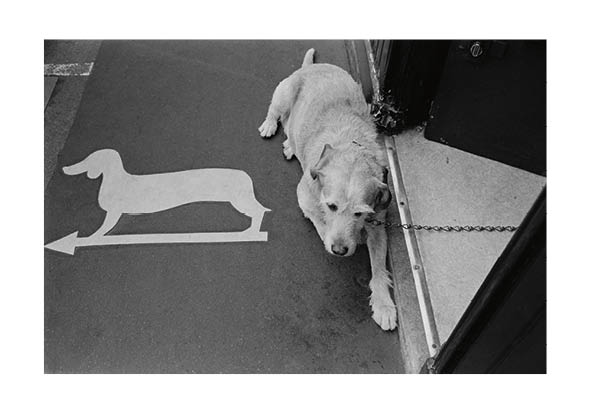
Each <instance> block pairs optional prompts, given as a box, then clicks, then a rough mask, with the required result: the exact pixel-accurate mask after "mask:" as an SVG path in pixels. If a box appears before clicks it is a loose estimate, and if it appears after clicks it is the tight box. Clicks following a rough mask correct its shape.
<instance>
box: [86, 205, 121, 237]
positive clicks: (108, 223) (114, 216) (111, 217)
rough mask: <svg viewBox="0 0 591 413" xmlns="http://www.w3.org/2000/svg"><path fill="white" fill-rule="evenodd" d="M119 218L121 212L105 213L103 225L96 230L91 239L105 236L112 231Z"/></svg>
mask: <svg viewBox="0 0 591 413" xmlns="http://www.w3.org/2000/svg"><path fill="white" fill-rule="evenodd" d="M119 218H121V212H119V211H107V215H106V216H105V220H104V221H103V224H102V225H101V226H100V228H99V229H97V230H96V231H95V232H94V234H92V235H91V237H101V236H103V235H105V234H106V233H107V232H109V231H110V230H112V229H113V227H115V225H117V222H118V221H119Z"/></svg>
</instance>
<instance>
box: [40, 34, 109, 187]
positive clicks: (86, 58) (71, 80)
mask: <svg viewBox="0 0 591 413" xmlns="http://www.w3.org/2000/svg"><path fill="white" fill-rule="evenodd" d="M100 44H101V42H100V41H99V40H83V41H80V40H45V43H44V46H45V47H44V49H45V57H44V63H45V64H50V63H56V64H62V63H85V62H93V61H94V59H95V58H96V54H97V53H98V49H99V47H100ZM87 80H88V78H87V77H85V76H73V77H59V78H57V81H56V83H55V85H54V88H53V90H52V91H51V97H50V99H49V102H48V103H47V105H46V108H45V113H44V123H43V125H44V134H45V141H44V159H45V168H44V184H43V185H44V186H43V187H44V188H47V184H48V182H49V179H50V178H51V176H52V175H53V171H54V169H55V166H56V162H57V156H58V154H59V153H60V151H61V150H62V148H63V146H64V144H65V142H66V139H67V137H68V134H69V132H70V128H71V127H72V124H73V123H74V117H75V116H76V112H77V110H78V106H79V105H80V99H81V98H82V93H83V92H84V87H85V86H86V81H87Z"/></svg>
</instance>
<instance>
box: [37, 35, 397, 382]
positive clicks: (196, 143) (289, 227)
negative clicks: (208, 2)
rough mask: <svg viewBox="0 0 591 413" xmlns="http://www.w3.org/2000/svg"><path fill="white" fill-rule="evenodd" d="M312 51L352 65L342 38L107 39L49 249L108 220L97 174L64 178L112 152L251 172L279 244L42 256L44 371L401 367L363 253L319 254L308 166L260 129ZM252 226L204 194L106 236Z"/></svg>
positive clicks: (48, 196) (140, 167)
mask: <svg viewBox="0 0 591 413" xmlns="http://www.w3.org/2000/svg"><path fill="white" fill-rule="evenodd" d="M309 47H315V48H316V50H317V61H320V62H330V63H334V64H337V65H340V66H342V67H344V68H347V60H346V55H345V50H344V46H343V42H340V41H223V42H220V41H215V42H214V41H195V42H178V41H174V42H173V41H136V42H113V41H109V42H103V44H102V46H101V49H100V51H99V54H98V56H97V58H96V64H95V68H94V71H93V74H92V75H91V76H90V77H89V79H88V82H87V84H86V88H85V91H84V95H83V97H82V99H81V102H80V107H79V109H78V111H77V116H76V118H75V120H74V122H73V126H72V128H71V130H70V133H69V137H68V140H67V142H66V144H65V146H64V147H63V149H62V150H61V152H60V155H59V157H58V159H57V166H58V168H57V169H56V171H55V173H54V174H53V177H52V178H51V180H50V181H49V183H48V185H47V188H46V192H45V241H46V243H47V242H50V241H54V240H56V239H59V238H61V237H64V236H66V235H68V234H70V233H72V232H74V231H76V230H78V231H80V235H82V236H85V235H90V234H91V233H92V232H94V230H95V229H97V228H98V227H99V226H100V224H101V223H102V220H103V217H104V212H103V211H102V210H101V209H100V208H99V207H98V204H97V201H96V198H97V192H98V189H99V185H100V179H98V180H89V179H88V178H86V177H85V176H83V175H80V176H66V175H64V174H63V173H62V172H60V168H61V167H63V166H65V165H69V164H72V163H74V162H77V161H79V160H81V159H83V158H84V157H86V156H87V155H88V154H90V153H91V152H93V151H95V150H97V149H102V148H114V149H116V150H117V151H119V153H120V154H121V156H122V159H123V162H124V165H125V167H126V169H127V170H128V171H129V172H130V173H134V174H148V173H161V172H170V171H180V170H186V169H198V168H206V167H227V168H235V169H242V170H244V171H246V172H247V173H248V174H249V175H250V176H251V177H252V179H253V181H254V186H255V192H256V196H257V199H258V200H259V201H260V202H261V203H262V204H263V205H264V206H266V207H268V208H270V209H271V210H272V211H271V212H268V213H266V215H265V220H264V222H263V230H264V231H268V233H269V241H268V242H264V243H234V244H183V245H153V244H151V245H132V246H103V247H88V248H80V249H78V250H77V251H76V253H75V255H73V256H70V255H65V254H62V253H58V252H55V251H50V250H45V371H46V372H47V373H399V372H403V362H402V359H401V354H400V349H399V341H398V333H397V332H394V333H386V332H383V331H381V330H380V329H379V327H378V326H377V325H376V324H375V323H374V322H373V321H372V320H371V313H370V309H369V305H368V296H369V290H368V288H367V283H368V281H369V277H370V266H369V258H368V256H367V250H366V248H361V249H360V250H359V251H358V252H357V253H356V254H355V255H354V256H353V257H351V258H346V259H341V258H337V257H333V256H330V255H328V254H327V253H326V252H324V250H323V247H322V244H321V241H320V239H319V238H318V236H317V234H316V232H315V230H314V228H313V226H312V224H311V223H310V222H309V221H307V220H306V219H304V218H303V216H302V214H301V212H300V210H299V208H298V206H297V200H296V185H297V182H298V181H299V177H300V175H301V170H300V167H299V164H298V163H297V161H292V162H287V161H285V160H284V159H283V157H282V153H281V141H282V137H280V136H278V137H276V138H274V139H272V140H271V141H265V140H263V139H261V138H260V137H258V133H257V127H258V126H259V124H260V123H261V122H262V120H263V118H264V116H265V113H266V109H267V105H268V103H269V101H270V98H271V95H272V92H273V90H274V88H275V86H276V85H277V83H278V82H279V81H280V80H282V79H283V78H284V77H286V76H288V75H289V74H290V73H291V72H293V70H295V69H296V68H297V67H299V66H300V64H301V60H302V58H303V55H304V53H305V51H306V50H307V49H308V48H309ZM50 105H51V103H50ZM46 130H47V129H46ZM248 225H249V218H248V217H246V216H244V215H241V214H240V213H239V212H237V211H236V210H234V209H233V208H232V207H231V206H230V205H229V204H223V203H199V204H189V205H185V206H182V207H178V208H174V209H172V210H168V211H163V212H159V213H155V214H149V215H143V216H124V218H123V219H122V220H121V222H120V223H119V224H118V225H117V226H116V227H115V229H114V231H113V232H112V233H114V234H132V233H133V234H136V233H157V232H167V233H170V232H199V231H236V230H242V229H245V228H247V227H248Z"/></svg>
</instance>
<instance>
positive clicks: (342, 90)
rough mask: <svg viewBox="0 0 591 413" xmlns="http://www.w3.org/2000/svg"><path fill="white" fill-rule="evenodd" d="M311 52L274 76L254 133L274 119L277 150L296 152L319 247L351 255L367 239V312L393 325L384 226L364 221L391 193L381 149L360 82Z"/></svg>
mask: <svg viewBox="0 0 591 413" xmlns="http://www.w3.org/2000/svg"><path fill="white" fill-rule="evenodd" d="M313 56H314V49H310V50H308V52H307V53H306V56H305V57H304V61H303V64H302V67H301V68H300V69H298V70H296V71H295V72H294V73H293V74H292V75H291V76H289V77H288V78H286V79H284V80H283V81H282V82H281V83H279V85H278V86H277V88H276V89H275V92H274V93H273V98H272V100H271V104H270V106H269V110H268V112H267V116H266V118H265V120H264V122H263V124H262V125H261V126H260V127H259V132H260V134H261V136H262V137H264V138H269V137H271V136H273V135H274V134H275V132H276V130H277V122H278V121H281V123H282V125H283V129H284V131H285V134H286V136H287V139H286V140H285V142H283V154H284V156H285V157H286V158H287V159H292V158H293V157H294V156H295V157H296V158H297V159H298V160H299V162H300V164H301V166H302V170H303V172H304V173H303V176H302V179H301V180H300V183H299V184H298V188H297V195H298V203H299V205H300V208H301V209H302V211H303V213H304V215H305V216H306V217H307V218H308V219H310V220H311V221H312V223H313V224H314V226H315V228H316V230H317V232H318V235H319V236H320V238H321V239H322V241H323V242H324V246H325V249H326V250H327V251H328V252H329V253H331V254H333V255H338V256H350V255H352V254H353V253H354V252H355V249H356V247H357V245H358V244H360V243H364V242H367V245H368V250H369V254H370V260H371V268H372V279H371V281H370V284H369V286H370V289H371V298H370V305H371V307H372V310H373V319H374V320H375V321H376V322H377V323H378V324H379V325H380V327H381V328H382V329H384V330H393V329H395V328H396V322H397V316H396V307H395V306H394V302H393V301H392V298H391V296H390V287H391V274H390V273H389V272H388V271H387V269H386V251H387V236H386V231H385V229H384V227H383V226H379V227H375V226H372V225H369V224H367V223H366V219H367V218H368V217H374V218H377V219H384V217H385V209H386V207H387V206H388V204H389V203H390V200H391V194H390V191H389V189H388V185H387V169H386V165H387V160H386V157H385V154H384V149H383V146H382V145H381V144H380V143H379V142H378V137H377V132H376V129H375V126H374V124H373V121H372V119H371V117H370V114H369V106H368V105H367V103H366V102H365V98H364V96H363V92H362V90H361V86H360V85H359V84H357V83H355V81H354V80H353V78H351V76H350V75H349V74H348V73H347V72H346V71H345V70H343V69H341V68H339V67H337V66H333V65H330V64H313Z"/></svg>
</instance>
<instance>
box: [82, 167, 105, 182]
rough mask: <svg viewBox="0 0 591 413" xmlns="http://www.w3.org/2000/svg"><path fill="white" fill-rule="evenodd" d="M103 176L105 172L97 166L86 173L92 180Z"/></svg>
mask: <svg viewBox="0 0 591 413" xmlns="http://www.w3.org/2000/svg"><path fill="white" fill-rule="evenodd" d="M102 174H103V170H102V169H101V168H99V167H98V166H96V165H91V166H90V167H89V168H88V171H86V176H88V177H89V178H90V179H96V178H98V177H99V176H101V175H102Z"/></svg>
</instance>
